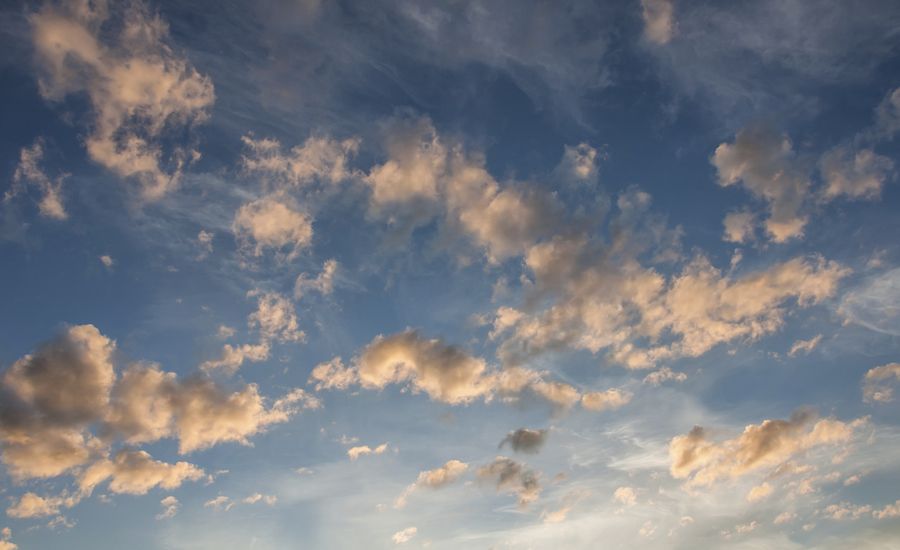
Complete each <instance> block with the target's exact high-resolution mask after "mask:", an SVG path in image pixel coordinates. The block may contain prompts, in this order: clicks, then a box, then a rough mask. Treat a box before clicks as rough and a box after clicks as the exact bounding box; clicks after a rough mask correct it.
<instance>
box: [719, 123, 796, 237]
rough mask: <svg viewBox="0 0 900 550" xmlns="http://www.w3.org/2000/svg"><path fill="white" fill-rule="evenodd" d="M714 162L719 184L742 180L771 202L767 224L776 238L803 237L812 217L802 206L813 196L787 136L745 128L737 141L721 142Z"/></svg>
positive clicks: (770, 233) (745, 185) (757, 194)
mask: <svg viewBox="0 0 900 550" xmlns="http://www.w3.org/2000/svg"><path fill="white" fill-rule="evenodd" d="M711 162H712V164H713V166H715V167H716V170H717V171H718V174H719V185H722V186H725V187H727V186H730V185H734V184H737V183H739V182H740V183H742V184H743V185H744V187H745V188H746V189H747V190H748V191H750V193H752V194H753V195H755V196H757V197H759V198H761V199H763V200H765V201H766V202H767V203H768V205H769V217H768V218H767V219H766V220H765V222H764V225H765V228H766V231H767V232H768V233H769V235H770V236H771V238H772V240H773V241H775V242H779V243H781V242H785V241H787V240H790V239H793V238H797V237H801V236H803V228H804V226H805V225H806V223H807V221H808V217H807V215H806V214H804V213H802V212H801V209H802V207H803V205H804V201H805V200H806V198H807V196H808V195H809V190H810V181H809V177H808V176H807V174H806V173H805V171H804V170H803V169H802V167H801V166H800V165H799V163H798V161H797V159H796V156H795V154H794V150H793V145H792V144H791V142H790V140H789V139H788V138H787V137H785V136H779V135H777V134H775V133H773V132H771V131H769V130H766V129H760V128H752V129H744V130H741V131H740V132H738V134H737V135H736V136H735V139H734V142H733V143H723V144H721V145H719V146H718V147H717V148H716V151H715V154H713V157H712V159H711ZM732 220H733V218H732ZM732 223H734V222H733V221H732ZM744 234H746V233H744ZM738 242H740V241H738Z"/></svg>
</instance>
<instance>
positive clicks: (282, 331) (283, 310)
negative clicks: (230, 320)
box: [247, 290, 306, 342]
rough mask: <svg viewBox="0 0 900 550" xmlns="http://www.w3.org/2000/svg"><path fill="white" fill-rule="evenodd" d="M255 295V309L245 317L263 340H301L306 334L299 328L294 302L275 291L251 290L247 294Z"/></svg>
mask: <svg viewBox="0 0 900 550" xmlns="http://www.w3.org/2000/svg"><path fill="white" fill-rule="evenodd" d="M247 295H248V296H251V297H254V296H255V297H256V300H257V303H256V311H254V312H253V313H251V314H250V317H248V318H247V324H249V325H250V327H251V328H256V329H258V330H259V334H260V337H261V338H262V339H263V340H264V341H269V340H275V341H279V342H302V341H303V340H305V339H306V335H305V334H304V333H303V331H302V330H300V323H299V322H298V321H297V313H296V311H295V310H294V304H293V303H291V301H290V300H289V299H288V298H287V297H285V296H282V295H281V294H278V293H277V292H263V291H260V290H253V291H250V293H248V294H247Z"/></svg>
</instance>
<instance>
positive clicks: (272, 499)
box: [241, 493, 278, 506]
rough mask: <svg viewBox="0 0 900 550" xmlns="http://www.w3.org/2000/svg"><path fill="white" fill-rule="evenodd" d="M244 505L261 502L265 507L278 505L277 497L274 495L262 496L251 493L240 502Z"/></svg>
mask: <svg viewBox="0 0 900 550" xmlns="http://www.w3.org/2000/svg"><path fill="white" fill-rule="evenodd" d="M241 502H243V503H244V504H256V503H258V502H262V503H264V504H266V505H267V506H275V504H277V503H278V497H277V496H275V495H264V494H262V493H253V494H252V495H250V496H248V497H246V498H244V500H242V501H241Z"/></svg>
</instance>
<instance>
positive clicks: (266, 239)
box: [231, 195, 313, 260]
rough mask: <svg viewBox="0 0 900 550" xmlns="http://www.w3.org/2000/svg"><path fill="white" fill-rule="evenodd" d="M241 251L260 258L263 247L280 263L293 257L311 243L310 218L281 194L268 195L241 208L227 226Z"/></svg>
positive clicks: (311, 228) (311, 229)
mask: <svg viewBox="0 0 900 550" xmlns="http://www.w3.org/2000/svg"><path fill="white" fill-rule="evenodd" d="M231 229H232V231H233V232H234V235H235V238H236V239H237V240H238V243H239V245H240V246H241V248H242V249H244V250H249V251H250V253H251V254H253V255H254V256H261V255H262V254H263V251H264V250H265V249H267V248H269V249H273V250H275V251H276V254H277V257H278V258H281V259H284V260H291V259H293V258H295V257H296V256H297V255H298V254H299V253H300V252H301V251H302V250H303V249H305V248H306V247H308V246H309V245H310V243H311V242H312V237H313V227H312V219H311V218H310V217H309V216H308V215H307V214H306V213H304V212H302V211H300V209H299V208H298V207H297V206H296V205H295V204H294V202H293V201H292V200H291V199H290V198H288V197H286V196H284V195H268V196H265V197H262V198H259V199H256V200H253V201H250V202H248V203H246V204H244V205H242V206H241V207H240V208H239V209H238V211H237V213H236V214H235V215H234V222H233V223H232V226H231Z"/></svg>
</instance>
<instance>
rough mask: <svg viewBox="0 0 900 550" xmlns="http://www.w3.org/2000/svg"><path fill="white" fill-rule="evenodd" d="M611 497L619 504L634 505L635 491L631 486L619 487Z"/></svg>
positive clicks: (635, 501) (635, 502)
mask: <svg viewBox="0 0 900 550" xmlns="http://www.w3.org/2000/svg"><path fill="white" fill-rule="evenodd" d="M613 498H614V499H615V500H616V502H618V503H619V504H623V505H625V506H634V505H635V504H637V492H636V491H635V490H634V489H633V488H632V487H619V488H617V489H616V490H615V492H614V493H613Z"/></svg>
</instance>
